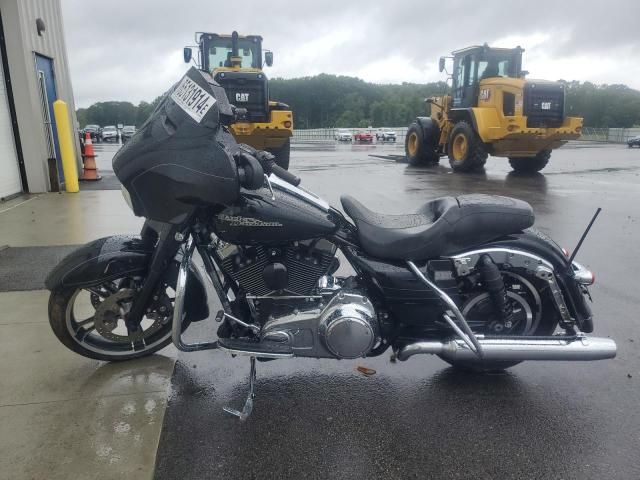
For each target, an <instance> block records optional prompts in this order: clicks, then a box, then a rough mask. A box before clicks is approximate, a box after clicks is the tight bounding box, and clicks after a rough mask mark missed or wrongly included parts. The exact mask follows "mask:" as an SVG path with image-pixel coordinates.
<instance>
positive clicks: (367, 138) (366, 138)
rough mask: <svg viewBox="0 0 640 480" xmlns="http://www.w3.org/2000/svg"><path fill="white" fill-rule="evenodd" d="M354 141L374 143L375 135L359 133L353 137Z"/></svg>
mask: <svg viewBox="0 0 640 480" xmlns="http://www.w3.org/2000/svg"><path fill="white" fill-rule="evenodd" d="M353 139H354V140H355V141H356V142H361V143H364V142H366V143H373V135H371V133H369V132H358V133H356V134H355V135H354V136H353Z"/></svg>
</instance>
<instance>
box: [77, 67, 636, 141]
mask: <svg viewBox="0 0 640 480" xmlns="http://www.w3.org/2000/svg"><path fill="white" fill-rule="evenodd" d="M560 81H561V82H563V83H564V84H565V85H566V92H567V98H566V106H567V114H569V115H572V116H581V117H584V124H585V126H588V127H611V128H614V127H618V128H629V127H633V126H638V125H640V91H638V90H634V89H632V88H629V87H627V86H626V85H596V84H593V83H590V82H578V81H564V80H560ZM269 90H270V92H269V96H270V98H271V99H273V100H278V101H280V102H284V103H286V104H288V105H290V106H291V108H292V110H293V113H294V121H295V127H296V128H299V129H303V128H337V127H368V126H373V127H385V126H386V127H399V126H403V125H408V124H409V123H411V121H412V120H413V119H414V118H415V117H416V116H419V115H425V114H426V113H427V107H426V106H425V103H424V99H425V98H426V97H430V96H433V95H441V94H443V93H445V92H447V90H448V87H447V85H446V83H445V82H432V83H425V84H416V83H402V84H398V85H383V84H375V83H369V82H365V81H363V80H360V79H359V78H354V77H346V76H337V75H328V74H320V75H316V76H312V77H302V78H291V79H283V78H275V79H272V80H270V81H269ZM159 100H160V97H158V98H156V99H155V100H154V101H153V102H150V103H149V102H144V101H143V102H140V103H139V104H138V105H134V104H132V103H131V102H118V101H111V102H99V103H95V104H93V105H91V106H90V107H88V108H80V109H78V110H77V112H76V113H77V117H78V122H79V124H80V126H81V127H84V126H85V125H88V124H97V125H101V126H104V125H116V124H118V123H121V124H124V125H136V126H138V127H139V126H140V125H142V123H143V122H144V121H145V120H146V118H147V117H148V116H149V115H150V114H151V112H152V111H153V109H154V108H155V106H156V104H157V102H158V101H159Z"/></svg>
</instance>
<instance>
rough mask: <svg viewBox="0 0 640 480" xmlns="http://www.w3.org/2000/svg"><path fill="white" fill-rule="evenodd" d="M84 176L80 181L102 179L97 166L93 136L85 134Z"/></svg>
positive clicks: (81, 176)
mask: <svg viewBox="0 0 640 480" xmlns="http://www.w3.org/2000/svg"><path fill="white" fill-rule="evenodd" d="M82 157H83V158H82V164H83V167H82V175H80V180H83V181H93V182H95V181H97V180H100V179H101V178H102V177H101V176H100V174H99V173H98V167H97V166H96V154H95V153H94V151H93V142H92V141H91V134H90V133H89V132H87V133H85V137H84V155H83V156H82Z"/></svg>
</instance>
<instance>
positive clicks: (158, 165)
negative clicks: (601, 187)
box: [46, 68, 616, 420]
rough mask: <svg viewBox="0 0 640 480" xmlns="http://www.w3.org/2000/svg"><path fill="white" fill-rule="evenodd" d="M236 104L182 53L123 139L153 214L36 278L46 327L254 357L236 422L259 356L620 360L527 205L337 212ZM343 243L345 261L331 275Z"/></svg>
mask: <svg viewBox="0 0 640 480" xmlns="http://www.w3.org/2000/svg"><path fill="white" fill-rule="evenodd" d="M243 114H244V112H242V111H241V110H240V109H235V107H233V106H232V105H231V104H230V103H229V102H228V100H227V97H226V95H225V92H224V90H223V89H222V88H221V87H220V86H219V85H217V84H216V83H215V81H214V80H213V79H212V77H211V76H209V75H208V74H207V73H205V72H201V71H199V70H197V69H195V68H192V69H190V70H189V71H188V72H187V73H186V74H185V76H184V77H183V78H182V79H181V81H180V82H179V83H178V84H176V86H174V87H173V88H172V89H171V90H170V91H169V92H168V93H167V94H166V95H165V96H164V97H163V99H162V101H161V102H160V103H159V105H158V107H157V108H156V109H155V111H154V113H153V114H152V115H151V117H150V118H149V120H148V121H147V122H146V123H145V124H144V125H143V126H142V127H141V128H140V129H139V130H138V131H137V132H136V133H135V134H134V135H133V137H132V138H131V139H130V140H129V141H128V142H127V143H126V144H125V145H124V146H123V147H122V148H121V149H120V150H119V152H118V153H117V154H116V156H115V157H114V159H113V168H114V172H115V173H116V175H117V177H118V179H119V180H120V181H121V182H122V185H123V195H124V197H125V199H126V201H127V203H128V205H129V206H130V207H131V209H132V210H133V212H134V214H135V215H137V216H141V217H145V219H146V221H145V224H144V226H143V228H142V231H141V232H140V235H138V236H122V235H120V236H111V237H107V238H102V239H99V240H95V241H93V242H90V243H88V244H87V245H85V246H83V247H80V248H79V249H78V250H77V251H75V252H73V253H71V254H70V255H69V256H68V257H66V258H65V259H64V260H63V261H62V262H60V264H59V265H58V266H56V267H55V268H54V270H53V271H52V272H51V273H50V274H49V276H48V277H47V279H46V286H47V288H48V289H49V290H50V291H51V296H50V301H49V319H50V324H51V327H52V328H53V331H54V333H55V334H56V336H57V337H58V338H59V340H60V341H61V342H62V343H63V344H64V345H66V346H67V347H68V348H70V349H71V350H73V351H74V352H77V353H79V354H80V355H83V356H85V357H89V358H94V359H99V360H107V361H119V360H129V359H134V358H139V357H144V356H147V355H151V354H152V353H154V352H156V351H158V350H160V349H162V348H163V347H165V346H167V345H168V344H169V343H171V342H173V344H174V345H175V346H176V347H177V348H178V349H179V350H182V351H187V352H189V351H198V350H207V349H218V350H222V351H225V352H227V353H229V354H231V355H245V356H248V357H249V359H250V382H249V394H248V397H247V400H246V402H245V404H244V407H243V408H242V409H241V410H239V411H238V410H233V409H227V411H229V412H230V413H232V414H234V415H236V416H238V417H239V418H240V419H242V420H244V419H246V418H247V417H248V415H249V414H250V413H251V410H252V407H253V399H254V395H255V394H254V382H255V377H256V359H257V360H260V361H267V360H273V359H285V358H297V357H314V358H331V359H356V358H360V357H373V356H378V355H382V354H383V353H385V352H386V351H387V350H389V349H390V350H391V356H392V360H399V361H406V360H408V359H409V358H410V357H412V356H414V355H417V354H432V355H436V356H438V357H440V358H441V359H442V360H444V361H445V362H448V363H449V364H451V365H453V366H454V367H459V368H465V369H472V370H476V371H490V370H499V369H505V368H508V367H511V366H513V365H516V364H518V363H520V362H522V361H526V360H598V359H608V358H613V357H615V355H616V344H615V342H614V341H613V340H611V339H607V338H595V337H590V336H587V335H586V333H590V332H592V331H593V318H592V314H591V310H590V308H589V305H588V303H587V302H586V298H585V297H588V295H589V292H588V286H589V285H591V284H592V283H593V281H594V276H593V274H592V273H591V272H590V271H588V270H587V269H585V268H584V267H583V266H581V265H580V264H578V263H576V262H574V261H573V257H572V258H568V255H567V254H566V253H565V252H564V251H563V250H562V249H561V248H560V247H559V246H558V245H557V244H556V243H555V242H553V241H552V240H551V239H550V238H549V237H547V236H546V235H544V234H542V233H541V232H539V231H537V230H535V229H533V228H532V227H533V223H534V215H533V211H532V209H531V207H530V205H529V204H527V203H526V202H523V201H520V200H516V199H513V198H507V197H500V196H489V195H477V194H472V195H460V196H446V197H442V198H437V199H433V200H430V201H427V202H426V203H425V204H424V205H423V206H422V207H421V208H420V209H419V210H418V211H417V212H416V213H411V214H407V215H386V214H381V213H377V212H373V211H371V210H369V209H368V208H367V207H365V206H364V205H362V204H361V203H360V202H358V201H357V200H356V199H354V198H353V197H350V196H343V197H342V198H341V201H342V206H343V209H344V212H345V213H346V215H343V213H342V212H341V211H340V210H338V209H336V208H333V207H331V206H330V205H329V204H328V203H326V202H325V201H324V200H322V199H321V198H319V197H318V196H316V195H315V194H313V193H311V192H309V191H307V190H305V189H304V188H302V187H301V186H300V179H299V178H298V177H296V176H295V175H293V174H292V173H290V172H288V171H286V170H283V169H282V168H280V167H279V166H278V165H276V164H275V163H274V157H273V156H272V155H271V154H269V153H267V152H264V151H258V150H255V149H253V148H251V147H249V146H246V145H239V144H237V143H236V142H235V141H234V139H233V137H232V136H231V133H230V131H229V125H230V124H231V123H232V122H234V121H235V119H236V118H237V117H239V116H240V117H241V116H242V115H243ZM196 251H197V252H198V254H199V255H198V256H199V258H200V260H199V261H198V262H194V254H195V252H196ZM339 252H340V253H341V256H339V255H338V253H339ZM339 258H344V259H345V260H346V261H347V262H348V263H349V265H350V266H351V268H352V269H353V271H354V272H355V273H354V274H352V275H350V276H346V277H339V276H337V275H335V274H336V272H337V270H338V268H339V265H340V261H339ZM201 270H204V272H203V273H201ZM205 278H206V279H207V281H208V282H210V284H211V286H212V287H213V290H214V291H215V293H216V295H217V297H218V299H219V303H220V305H221V309H220V310H219V311H218V312H217V313H216V314H215V321H216V322H218V324H219V325H218V326H217V332H216V337H217V338H216V337H214V336H213V334H212V339H211V340H208V341H203V342H200V343H188V342H185V341H184V340H183V337H182V334H183V332H184V331H185V330H186V329H187V328H188V327H189V325H190V324H191V323H192V322H197V321H201V320H204V319H206V318H209V306H210V305H212V304H213V302H211V301H209V300H208V298H207V289H206V288H205V283H204V282H205ZM558 327H560V330H561V331H559V333H556V330H558ZM212 333H213V332H212Z"/></svg>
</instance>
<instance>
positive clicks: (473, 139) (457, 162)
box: [447, 121, 488, 172]
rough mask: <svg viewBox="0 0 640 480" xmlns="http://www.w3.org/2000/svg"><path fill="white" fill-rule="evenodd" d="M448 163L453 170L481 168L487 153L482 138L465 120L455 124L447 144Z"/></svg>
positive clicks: (465, 170) (463, 170)
mask: <svg viewBox="0 0 640 480" xmlns="http://www.w3.org/2000/svg"><path fill="white" fill-rule="evenodd" d="M447 153H448V155H449V165H451V169H452V170H453V171H454V172H471V171H472V170H476V169H479V168H482V167H483V166H484V164H485V163H486V162H487V157H488V154H487V152H486V150H485V148H484V144H483V143H482V140H481V139H480V137H479V136H478V134H477V133H476V132H475V131H474V130H473V127H472V126H471V125H469V124H468V123H467V122H465V121H460V122H458V123H456V124H455V126H454V127H453V130H452V131H451V134H450V135H449V142H448V145H447Z"/></svg>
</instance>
